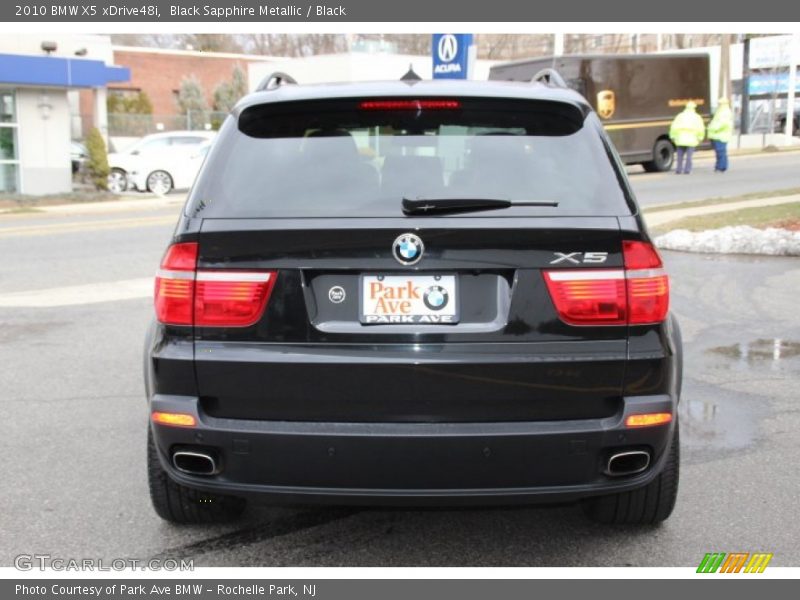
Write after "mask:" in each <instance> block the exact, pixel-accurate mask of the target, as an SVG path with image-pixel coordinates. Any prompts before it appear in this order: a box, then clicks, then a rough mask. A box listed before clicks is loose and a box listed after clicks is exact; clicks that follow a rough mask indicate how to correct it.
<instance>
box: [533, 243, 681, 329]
mask: <svg viewBox="0 0 800 600" xmlns="http://www.w3.org/2000/svg"><path fill="white" fill-rule="evenodd" d="M622 255H623V260H624V263H625V268H624V269H569V270H558V271H545V272H544V279H545V283H546V284H547V289H548V291H549V292H550V297H551V298H552V299H553V304H554V305H555V307H556V311H557V312H558V316H559V317H560V318H561V320H562V321H564V322H565V323H569V324H570V325H626V324H627V325H643V324H648V323H660V322H662V321H663V320H664V319H665V318H666V316H667V312H668V310H669V278H668V277H667V275H666V273H664V270H663V268H662V267H663V265H662V262H661V257H660V256H659V255H658V252H656V249H655V248H654V247H653V246H652V245H651V244H648V243H646V242H637V241H628V240H626V241H624V242H623V243H622Z"/></svg>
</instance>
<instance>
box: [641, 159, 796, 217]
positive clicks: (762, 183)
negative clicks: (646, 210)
mask: <svg viewBox="0 0 800 600" xmlns="http://www.w3.org/2000/svg"><path fill="white" fill-rule="evenodd" d="M628 173H629V175H630V180H631V184H632V185H633V189H634V192H635V193H636V198H637V200H638V201H639V203H640V204H641V205H642V206H651V205H654V204H672V203H675V202H686V201H689V200H704V199H706V198H716V197H728V196H739V195H741V194H751V193H756V192H770V191H775V190H786V189H793V188H795V189H796V188H800V152H786V153H783V154H778V155H776V154H750V155H745V156H732V157H731V159H730V168H729V170H728V171H727V172H726V173H715V172H714V161H713V159H711V158H700V159H696V160H695V162H694V168H693V170H692V173H691V175H676V174H675V173H674V172H670V173H645V172H644V171H643V170H642V168H641V167H639V166H631V167H629V168H628Z"/></svg>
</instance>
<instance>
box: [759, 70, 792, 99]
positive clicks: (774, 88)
mask: <svg viewBox="0 0 800 600" xmlns="http://www.w3.org/2000/svg"><path fill="white" fill-rule="evenodd" d="M748 84H749V85H748V86H747V87H748V91H749V93H750V95H751V96H762V95H768V94H770V95H771V94H778V95H781V94H786V93H787V92H788V91H789V74H788V73H755V74H753V75H750V78H749V80H748ZM794 90H795V94H800V79H797V80H796V81H795V86H794Z"/></svg>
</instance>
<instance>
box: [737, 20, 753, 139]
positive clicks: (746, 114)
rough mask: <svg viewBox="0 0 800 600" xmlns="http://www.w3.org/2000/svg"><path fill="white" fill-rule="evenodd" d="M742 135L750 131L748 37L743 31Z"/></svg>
mask: <svg viewBox="0 0 800 600" xmlns="http://www.w3.org/2000/svg"><path fill="white" fill-rule="evenodd" d="M739 131H740V132H741V134H742V135H744V134H746V133H749V132H750V37H749V36H748V35H747V34H746V33H745V34H744V42H743V44H742V119H741V123H740V124H739Z"/></svg>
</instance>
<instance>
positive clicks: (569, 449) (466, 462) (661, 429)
mask: <svg viewBox="0 0 800 600" xmlns="http://www.w3.org/2000/svg"><path fill="white" fill-rule="evenodd" d="M622 404H623V408H622V410H621V411H620V412H619V413H618V414H616V415H614V416H613V417H608V418H604V419H584V420H573V421H540V422H506V423H323V422H290V421H249V420H239V419H219V418H213V417H209V416H208V415H204V414H203V413H202V411H200V405H199V402H198V399H197V398H194V397H188V396H170V395H159V394H156V395H154V396H153V397H152V399H151V409H152V410H159V411H168V412H183V413H191V414H193V415H194V416H195V417H196V418H197V421H198V426H197V427H195V428H179V427H168V426H163V425H156V424H153V425H151V426H152V427H153V432H154V437H155V440H156V445H157V448H158V449H159V457H160V459H161V462H162V465H163V467H164V468H165V470H166V471H167V473H168V474H169V475H170V477H172V478H173V479H174V480H175V481H177V482H178V483H181V484H183V485H186V486H189V487H192V488H196V489H200V490H204V491H208V492H218V493H229V494H235V495H241V496H262V497H266V499H268V500H269V501H272V502H289V503H314V502H323V503H338V504H373V505H377V504H388V505H392V504H398V505H409V504H410V505H425V504H438V505H459V504H482V505H488V504H513V503H531V502H554V501H559V502H560V501H570V500H575V499H578V498H581V497H587V496H593V495H601V494H607V493H612V492H618V491H625V490H628V489H634V488H637V487H640V486H643V485H646V484H647V483H648V482H649V481H650V480H652V479H653V478H654V477H655V476H657V474H658V473H659V471H660V470H661V467H662V463H663V459H664V458H665V456H666V451H667V450H668V447H669V441H670V440H671V438H672V435H671V434H672V428H673V426H674V425H672V424H668V425H662V426H655V427H646V428H640V429H628V428H625V426H624V420H625V417H626V416H627V415H629V414H632V413H642V412H672V413H673V414H675V402H674V400H673V399H672V398H671V396H669V395H654V396H638V397H628V398H625V399H624V401H623V403H622ZM176 449H190V450H194V449H200V450H204V451H208V452H211V453H213V455H214V458H215V460H216V461H218V465H219V472H218V474H216V475H210V476H202V475H189V474H186V473H183V472H180V471H178V470H177V469H176V468H175V467H174V465H173V464H172V460H171V456H172V453H173V452H174V451H175V450H176ZM629 449H644V450H646V451H648V452H649V453H650V455H651V462H650V466H649V467H648V468H647V470H645V471H644V472H642V473H639V474H636V475H630V476H623V477H611V476H608V475H605V474H604V473H603V470H604V466H605V464H606V461H607V459H608V456H609V455H610V454H611V453H612V452H616V451H625V450H629Z"/></svg>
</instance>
